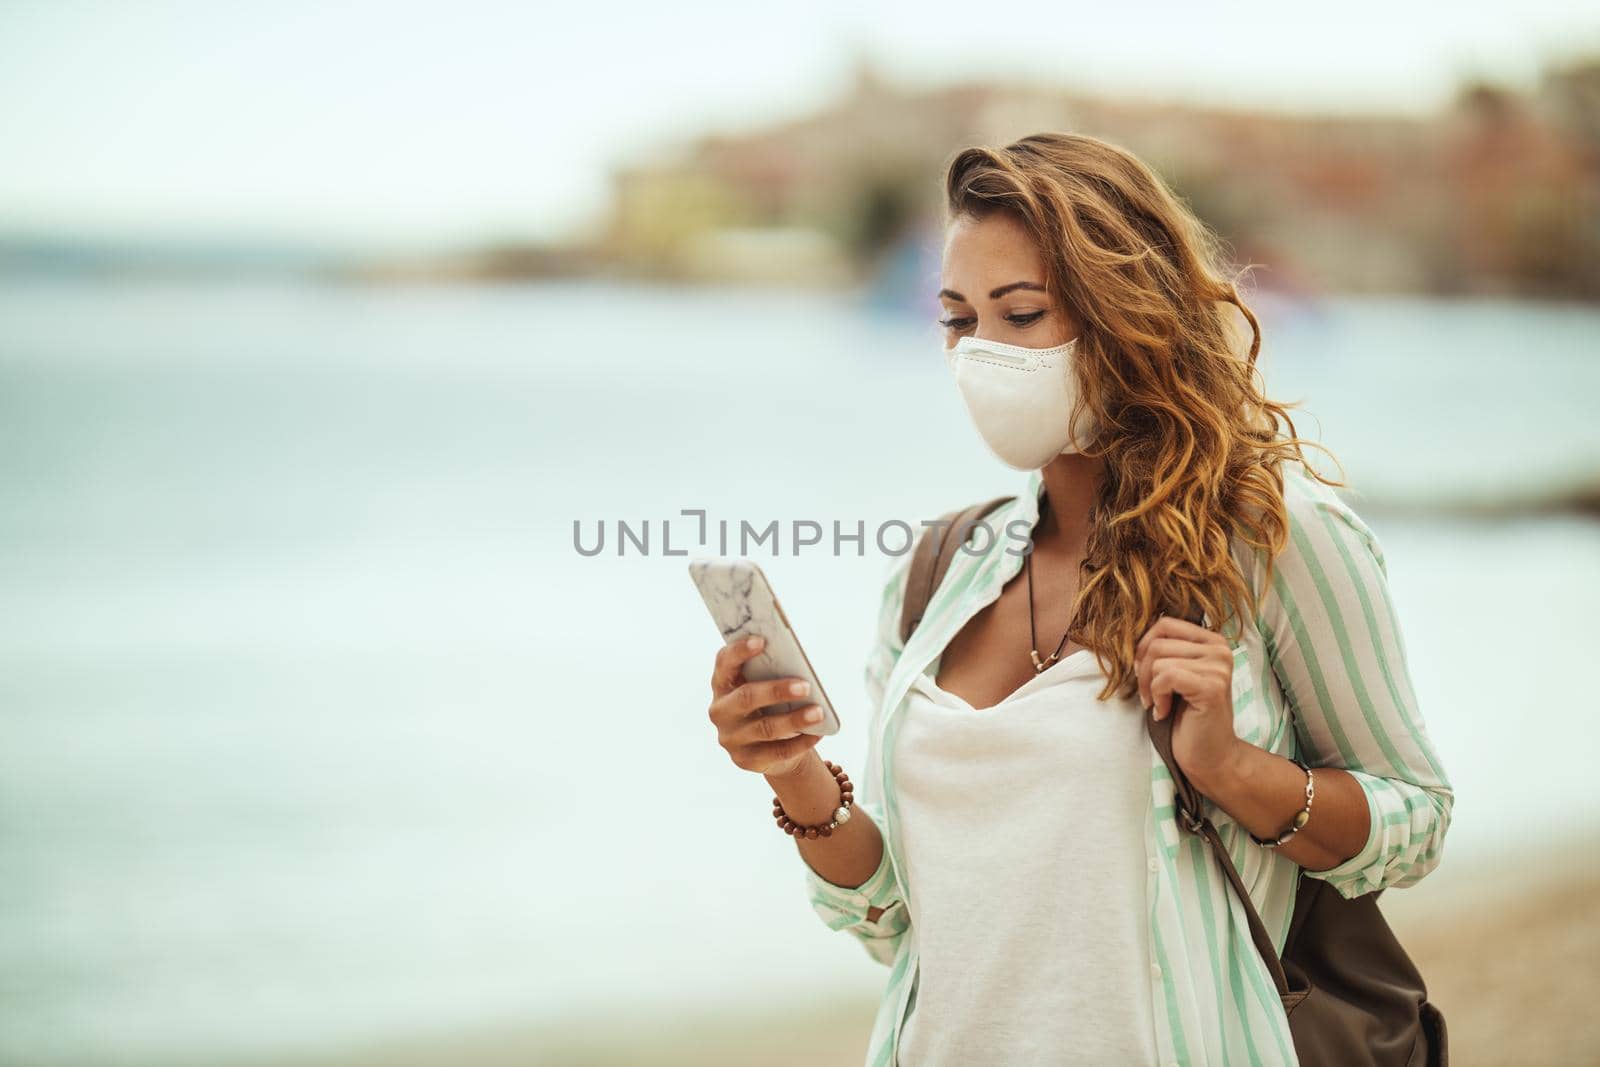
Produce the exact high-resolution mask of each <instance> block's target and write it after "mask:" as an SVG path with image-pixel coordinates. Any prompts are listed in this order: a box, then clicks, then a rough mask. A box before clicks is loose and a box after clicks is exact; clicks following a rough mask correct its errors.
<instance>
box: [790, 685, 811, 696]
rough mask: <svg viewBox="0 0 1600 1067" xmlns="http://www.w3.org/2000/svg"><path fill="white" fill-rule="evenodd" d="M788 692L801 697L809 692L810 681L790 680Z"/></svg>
mask: <svg viewBox="0 0 1600 1067" xmlns="http://www.w3.org/2000/svg"><path fill="white" fill-rule="evenodd" d="M789 692H791V693H793V694H794V695H795V696H797V697H803V696H805V695H806V694H807V693H809V692H811V683H809V682H790V683H789Z"/></svg>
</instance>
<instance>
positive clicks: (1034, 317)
mask: <svg viewBox="0 0 1600 1067" xmlns="http://www.w3.org/2000/svg"><path fill="white" fill-rule="evenodd" d="M1044 315H1045V313H1044V312H1042V311H1030V312H1028V313H1027V314H1025V315H1007V316H1006V321H1007V322H1009V323H1011V325H1013V326H1032V325H1033V324H1034V323H1036V322H1038V321H1039V320H1040V319H1042V318H1044ZM939 325H940V326H943V327H944V328H946V329H948V330H964V329H966V328H967V327H968V326H971V325H972V318H971V316H968V317H967V318H962V319H940V320H939Z"/></svg>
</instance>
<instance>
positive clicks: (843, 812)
mask: <svg viewBox="0 0 1600 1067" xmlns="http://www.w3.org/2000/svg"><path fill="white" fill-rule="evenodd" d="M822 765H823V766H824V767H826V768H828V770H829V771H831V772H832V773H833V780H834V781H836V782H838V783H839V806H838V807H837V808H835V809H834V810H833V819H832V820H831V821H830V822H825V823H818V824H817V825H816V826H801V825H800V824H799V823H797V822H795V821H794V820H793V819H791V818H789V816H788V814H787V813H786V812H785V811H784V810H783V802H782V801H780V800H779V799H778V798H777V797H773V798H772V817H773V818H774V819H777V820H778V828H779V829H781V830H782V831H783V832H784V833H786V834H792V835H793V836H795V837H813V838H814V837H831V836H833V830H834V827H836V826H840V825H842V824H844V823H847V822H849V821H850V806H851V805H852V804H853V803H854V802H855V795H856V793H855V790H856V787H855V786H853V785H851V784H850V776H849V775H848V774H846V773H844V768H843V767H841V766H839V765H838V764H837V763H835V762H833V761H832V760H823V761H822Z"/></svg>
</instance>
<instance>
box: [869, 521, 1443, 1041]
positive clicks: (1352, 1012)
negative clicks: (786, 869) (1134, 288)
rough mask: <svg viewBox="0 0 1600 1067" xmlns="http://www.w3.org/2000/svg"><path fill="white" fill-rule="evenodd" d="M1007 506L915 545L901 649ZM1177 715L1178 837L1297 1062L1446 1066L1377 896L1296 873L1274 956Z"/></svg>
mask: <svg viewBox="0 0 1600 1067" xmlns="http://www.w3.org/2000/svg"><path fill="white" fill-rule="evenodd" d="M1012 499H1013V498H1012V497H999V498H996V499H994V500H990V501H988V502H986V503H983V504H975V505H973V506H972V507H968V508H962V509H959V510H957V511H952V512H950V513H949V514H947V515H945V516H943V518H942V519H941V520H940V522H941V524H942V525H938V524H936V525H934V526H932V527H931V528H930V529H929V530H928V533H927V534H926V535H925V536H923V537H922V538H921V539H920V540H919V541H918V542H917V546H916V550H915V553H914V554H913V556H912V557H911V568H910V571H909V573H908V574H907V576H906V596H905V603H904V605H903V607H902V611H901V615H900V639H901V642H902V643H903V642H905V641H906V640H907V639H909V638H910V636H911V632H912V631H913V630H915V629H916V628H917V624H918V623H919V622H921V621H922V614H923V612H924V611H925V610H927V606H928V602H929V601H930V600H931V599H932V598H933V594H934V592H935V591H936V590H937V589H938V588H939V583H940V582H941V581H942V580H943V579H944V576H945V573H946V572H947V571H948V570H949V569H950V562H951V560H952V559H954V558H955V553H956V551H957V549H958V548H960V547H961V546H962V545H963V544H965V543H966V540H967V537H968V536H970V534H971V531H972V526H973V525H974V524H975V523H977V522H978V521H979V520H980V519H982V518H983V517H984V516H986V515H988V514H989V513H990V512H992V511H994V510H995V509H996V508H998V507H1000V506H1001V505H1002V504H1005V503H1008V502H1009V501H1010V500H1012ZM1194 621H1196V622H1198V621H1199V620H1198V619H1197V620H1194ZM1177 699H1178V701H1181V699H1182V698H1177ZM1179 706H1180V705H1179V704H1178V703H1175V704H1174V706H1173V709H1172V710H1173V712H1174V714H1172V715H1168V716H1167V717H1166V718H1164V719H1162V720H1161V721H1160V722H1156V721H1155V720H1153V719H1151V718H1150V717H1149V716H1148V715H1147V716H1145V724H1146V725H1147V726H1148V727H1149V731H1150V741H1151V743H1152V744H1153V745H1155V748H1156V752H1157V753H1158V754H1159V755H1160V756H1161V759H1162V761H1163V762H1164V763H1166V765H1167V769H1168V770H1169V771H1171V772H1172V781H1173V785H1174V786H1175V788H1176V790H1177V795H1176V798H1175V800H1176V803H1175V807H1176V813H1175V818H1176V819H1177V822H1178V825H1179V826H1180V827H1181V828H1182V829H1184V830H1187V831H1189V832H1190V833H1194V834H1199V835H1200V836H1201V837H1203V838H1204V839H1205V840H1206V841H1207V842H1208V843H1209V844H1210V846H1211V854H1212V855H1213V856H1215V857H1216V859H1217V863H1218V865H1219V866H1220V867H1221V868H1222V873H1223V874H1224V875H1226V876H1227V879H1228V881H1229V882H1230V883H1232V885H1233V889H1234V892H1235V893H1237V894H1238V896H1239V899H1240V900H1241V901H1242V902H1243V903H1244V910H1245V914H1246V916H1247V917H1248V918H1249V921H1250V938H1251V940H1252V941H1254V942H1255V946H1256V951H1257V952H1259V953H1260V954H1261V960H1262V962H1263V963H1265V964H1266V967H1267V973H1268V974H1270V975H1271V976H1272V982H1273V985H1274V986H1275V987H1276V988H1277V990H1278V996H1279V998H1280V999H1281V1000H1282V1001H1283V1009H1284V1011H1285V1012H1286V1013H1287V1014H1288V1017H1289V1030H1290V1032H1291V1033H1292V1034H1293V1036H1294V1047H1295V1054H1296V1056H1297V1057H1298V1058H1299V1060H1300V1062H1301V1063H1302V1064H1303V1065H1305V1067H1350V1065H1352V1064H1366V1063H1370V1064H1382V1065H1384V1067H1390V1065H1393V1067H1445V1065H1446V1064H1447V1063H1448V1055H1447V1053H1448V1048H1447V1044H1448V1043H1447V1040H1446V1034H1445V1024H1444V1016H1443V1015H1442V1014H1441V1013H1440V1012H1439V1009H1438V1008H1436V1007H1435V1006H1434V1005H1433V1004H1432V1003H1430V1002H1429V1001H1428V991H1427V988H1426V987H1425V986H1424V984H1423V981H1422V975H1421V974H1419V973H1418V972H1417V968H1416V965H1415V964H1414V963H1412V962H1411V958H1410V957H1409V956H1407V955H1406V952H1405V949H1403V948H1402V947H1401V946H1400V942H1399V941H1398V940H1397V939H1396V938H1395V936H1394V931H1392V930H1391V929H1390V928H1389V924H1388V922H1386V921H1385V920H1384V917H1383V913H1382V912H1381V911H1379V910H1378V893H1381V892H1382V890H1379V891H1378V892H1374V893H1368V894H1366V895H1365V896H1360V897H1355V898H1353V899H1352V898H1347V897H1344V896H1342V895H1341V894H1340V893H1339V891H1338V890H1336V889H1334V888H1333V887H1332V886H1331V885H1329V884H1328V883H1327V882H1324V881H1322V880H1321V879H1317V878H1312V877H1309V876H1308V875H1306V874H1305V873H1304V872H1301V875H1300V881H1299V885H1298V886H1297V888H1296V892H1295V901H1294V914H1293V916H1292V917H1291V918H1290V922H1289V934H1288V937H1287V939H1286V940H1285V942H1284V946H1283V956H1282V958H1281V959H1280V958H1279V956H1278V953H1277V952H1275V951H1274V950H1273V947H1272V937H1271V936H1270V935H1269V934H1268V933H1267V928H1266V925H1265V924H1264V923H1263V922H1262V921H1261V916H1260V914H1259V913H1258V912H1257V911H1256V907H1255V905H1254V904H1253V903H1252V902H1251V900H1250V894H1249V892H1248V891H1246V889H1245V885H1244V881H1243V880H1242V879H1241V878H1240V877H1239V871H1238V869H1237V868H1235V867H1234V865H1233V859H1232V857H1230V856H1229V855H1228V850H1227V848H1226V847H1225V846H1224V845H1223V843H1222V839H1221V838H1220V837H1218V836H1217V828H1216V827H1215V826H1214V825H1213V824H1212V822H1211V820H1210V819H1209V818H1207V817H1206V815H1205V811H1204V808H1203V806H1202V803H1201V796H1200V793H1199V791H1197V790H1196V789H1195V787H1194V785H1193V784H1192V783H1190V781H1189V779H1188V778H1187V777H1186V776H1185V775H1184V773H1183V771H1182V769H1180V768H1179V766H1178V762H1177V760H1175V759H1173V756H1172V724H1173V721H1174V719H1176V717H1177V716H1176V712H1177V711H1178V707H1179Z"/></svg>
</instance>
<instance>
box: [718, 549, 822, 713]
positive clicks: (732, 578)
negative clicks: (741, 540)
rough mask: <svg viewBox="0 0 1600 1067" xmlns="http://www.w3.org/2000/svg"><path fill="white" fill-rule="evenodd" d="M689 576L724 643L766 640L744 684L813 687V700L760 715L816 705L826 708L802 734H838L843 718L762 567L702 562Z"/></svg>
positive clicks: (747, 665)
mask: <svg viewBox="0 0 1600 1067" xmlns="http://www.w3.org/2000/svg"><path fill="white" fill-rule="evenodd" d="M689 577H691V578H693V579H694V584H695V588H697V589H699V590H700V598H701V599H702V600H704V601H705V602H706V608H707V610H709V611H710V612H711V619H712V621H713V622H715V623H716V624H717V629H718V630H719V631H721V633H722V637H723V640H724V641H726V642H727V643H728V644H730V645H731V644H733V643H734V642H735V641H742V640H744V639H745V638H746V637H749V636H750V635H752V634H758V635H760V636H761V637H764V638H766V641H767V643H766V645H765V647H763V648H762V649H761V651H760V652H759V653H758V654H756V655H755V656H752V657H751V658H750V659H747V660H745V662H744V678H745V681H747V682H767V681H771V680H773V679H774V678H803V679H804V680H806V681H808V682H810V683H811V695H810V697H808V698H806V699H803V700H791V701H787V702H785V703H782V704H773V705H771V706H769V707H767V708H764V709H762V714H767V715H774V714H778V713H780V712H784V711H792V710H793V709H795V708H803V707H805V706H806V705H807V704H815V705H817V706H818V707H820V708H821V709H822V721H821V722H819V723H816V724H814V725H812V726H807V727H805V728H803V729H802V730H801V733H807V734H817V735H819V736H821V737H827V736H829V735H830V734H836V733H838V732H839V715H838V713H837V712H835V711H834V710H833V704H832V702H831V701H829V700H828V694H827V693H825V692H824V691H823V689H822V681H821V679H819V678H818V677H817V672H816V671H814V670H812V669H811V661H810V660H809V659H807V658H806V650H805V649H803V648H801V647H800V639H799V638H798V637H796V636H795V632H794V628H793V627H792V626H790V625H789V619H788V616H786V615H784V613H783V605H782V604H779V603H778V598H777V596H775V595H774V594H773V592H772V585H771V584H770V583H769V582H768V581H767V576H766V575H765V574H763V573H762V572H761V568H760V567H758V566H756V564H755V563H753V562H751V561H750V560H747V559H711V558H700V559H694V560H691V561H690V562H689Z"/></svg>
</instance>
